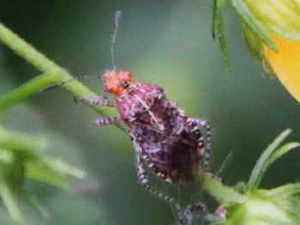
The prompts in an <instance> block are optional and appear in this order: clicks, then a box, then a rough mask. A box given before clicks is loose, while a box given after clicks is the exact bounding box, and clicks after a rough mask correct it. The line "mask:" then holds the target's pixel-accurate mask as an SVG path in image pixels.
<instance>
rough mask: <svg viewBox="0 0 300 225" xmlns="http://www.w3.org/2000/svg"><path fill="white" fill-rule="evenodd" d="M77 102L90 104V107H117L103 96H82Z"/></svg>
mask: <svg viewBox="0 0 300 225" xmlns="http://www.w3.org/2000/svg"><path fill="white" fill-rule="evenodd" d="M76 100H80V101H82V102H85V103H88V104H90V105H101V106H106V107H115V104H114V103H112V102H111V101H109V100H108V99H105V98H103V97H101V96H99V97H88V96H81V97H79V98H76Z"/></svg>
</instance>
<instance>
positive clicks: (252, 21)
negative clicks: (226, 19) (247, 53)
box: [231, 0, 278, 51]
mask: <svg viewBox="0 0 300 225" xmlns="http://www.w3.org/2000/svg"><path fill="white" fill-rule="evenodd" d="M231 2H232V5H233V6H234V8H235V9H236V11H237V12H238V13H239V15H240V16H241V17H242V18H243V20H244V21H245V23H247V24H248V25H249V27H250V28H251V29H252V30H253V32H255V33H256V34H257V36H258V37H259V38H260V39H261V40H262V41H263V42H264V43H265V44H266V45H267V46H268V47H269V48H271V49H272V50H274V51H277V50H278V49H277V46H276V43H275V42H274V40H273V39H272V37H271V36H270V35H269V34H268V30H267V29H266V28H265V27H264V26H263V25H262V24H261V23H259V21H257V19H256V18H255V17H254V16H253V15H252V13H251V11H250V10H249V9H248V7H247V6H246V4H245V3H244V2H243V0H231Z"/></svg>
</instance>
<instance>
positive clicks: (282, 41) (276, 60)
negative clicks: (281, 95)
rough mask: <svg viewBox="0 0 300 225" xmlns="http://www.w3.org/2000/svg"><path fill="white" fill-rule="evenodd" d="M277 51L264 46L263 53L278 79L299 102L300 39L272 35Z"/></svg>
mask: <svg viewBox="0 0 300 225" xmlns="http://www.w3.org/2000/svg"><path fill="white" fill-rule="evenodd" d="M273 38H274V40H275V41H276V44H277V46H278V49H279V51H278V52H274V51H272V50H271V49H269V48H268V47H267V46H264V55H265V58H266V59H267V60H268V62H269V64H270V66H271V67H272V69H273V71H274V72H275V74H276V75H277V77H278V79H279V80H280V81H281V83H282V84H283V85H284V86H285V88H286V89H287V90H288V91H289V92H290V94H291V95H292V96H293V97H294V98H295V99H296V100H297V101H298V102H300V41H299V40H290V39H287V38H283V37H280V36H276V35H273Z"/></svg>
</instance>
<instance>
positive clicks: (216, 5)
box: [212, 0, 232, 73]
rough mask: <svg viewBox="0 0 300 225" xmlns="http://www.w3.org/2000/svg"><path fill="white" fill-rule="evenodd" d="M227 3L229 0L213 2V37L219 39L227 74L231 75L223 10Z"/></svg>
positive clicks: (215, 0)
mask: <svg viewBox="0 0 300 225" xmlns="http://www.w3.org/2000/svg"><path fill="white" fill-rule="evenodd" d="M226 1H227V0H214V2H213V9H212V11H213V18H212V36H213V38H217V39H218V42H219V45H220V49H221V53H222V57H223V61H224V64H225V70H226V72H227V73H231V72H232V68H231V60H230V54H229V48H228V43H227V38H226V32H225V28H224V19H223V8H224V5H225V3H226Z"/></svg>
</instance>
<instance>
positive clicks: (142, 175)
mask: <svg viewBox="0 0 300 225" xmlns="http://www.w3.org/2000/svg"><path fill="white" fill-rule="evenodd" d="M136 167H137V175H138V178H139V182H140V183H141V184H142V185H143V186H144V188H145V189H146V190H147V191H149V192H150V193H151V194H153V195H155V196H157V197H158V198H161V199H163V200H164V201H166V202H168V203H170V204H171V205H172V206H174V207H175V210H176V213H177V214H178V218H179V223H180V224H183V218H182V217H183V215H182V213H181V212H182V210H181V207H180V205H179V203H178V202H177V201H176V200H175V198H173V197H171V196H169V195H168V194H166V193H163V192H161V191H158V190H156V189H155V188H153V187H152V186H151V185H150V182H149V178H148V175H147V172H146V170H145V168H144V164H143V160H142V158H141V157H139V156H138V157H137V163H136Z"/></svg>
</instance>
